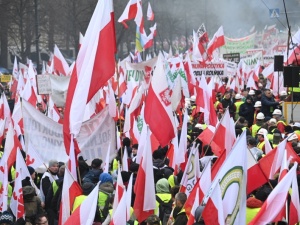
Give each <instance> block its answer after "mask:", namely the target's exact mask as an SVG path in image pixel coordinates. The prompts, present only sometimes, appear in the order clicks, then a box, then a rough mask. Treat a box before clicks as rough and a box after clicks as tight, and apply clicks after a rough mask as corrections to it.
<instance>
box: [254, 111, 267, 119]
mask: <svg viewBox="0 0 300 225" xmlns="http://www.w3.org/2000/svg"><path fill="white" fill-rule="evenodd" d="M264 118H265V115H264V114H263V113H262V112H259V113H257V115H256V119H258V120H263V119H264Z"/></svg>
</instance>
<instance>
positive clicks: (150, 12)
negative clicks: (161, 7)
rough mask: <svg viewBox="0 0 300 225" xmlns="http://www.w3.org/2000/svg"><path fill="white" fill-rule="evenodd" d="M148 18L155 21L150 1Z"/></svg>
mask: <svg viewBox="0 0 300 225" xmlns="http://www.w3.org/2000/svg"><path fill="white" fill-rule="evenodd" d="M147 19H148V20H150V21H153V20H154V13H153V11H152V8H151V5H150V2H148V9H147Z"/></svg>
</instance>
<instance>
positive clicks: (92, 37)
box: [63, 0, 116, 152]
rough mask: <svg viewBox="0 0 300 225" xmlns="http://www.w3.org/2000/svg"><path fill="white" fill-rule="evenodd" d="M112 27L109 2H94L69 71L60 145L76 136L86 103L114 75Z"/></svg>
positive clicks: (67, 147)
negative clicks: (88, 21)
mask: <svg viewBox="0 0 300 225" xmlns="http://www.w3.org/2000/svg"><path fill="white" fill-rule="evenodd" d="M115 51H116V41H115V28H114V13H113V3H112V0H103V1H98V3H97V6H96V9H95V11H94V13H93V16H92V18H91V21H90V23H89V26H88V28H87V31H86V34H85V38H84V39H83V43H82V45H81V48H80V50H79V53H78V56H77V60H76V64H75V66H74V69H73V71H72V75H71V79H70V83H69V89H68V94H67V98H66V107H65V114H64V126H63V130H64V143H65V147H66V150H67V152H69V149H70V134H71V133H72V134H74V137H75V138H76V135H77V134H78V133H79V130H80V127H81V124H82V121H83V118H84V110H82V109H84V108H85V106H86V103H87V102H89V101H90V100H91V99H92V97H93V96H94V95H95V94H96V93H97V91H98V90H99V89H100V88H101V87H103V86H104V85H105V84H106V82H107V81H108V80H109V79H110V78H111V77H112V76H113V75H114V73H115Z"/></svg>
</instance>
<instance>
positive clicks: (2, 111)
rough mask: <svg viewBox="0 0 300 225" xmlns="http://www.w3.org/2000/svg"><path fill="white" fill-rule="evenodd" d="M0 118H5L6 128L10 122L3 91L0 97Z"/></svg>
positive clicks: (9, 113) (8, 109)
mask: <svg viewBox="0 0 300 225" xmlns="http://www.w3.org/2000/svg"><path fill="white" fill-rule="evenodd" d="M0 119H2V120H5V129H7V128H8V124H9V123H10V122H11V112H10V108H9V105H8V102H7V98H6V95H5V94H4V92H3V93H2V94H1V98H0Z"/></svg>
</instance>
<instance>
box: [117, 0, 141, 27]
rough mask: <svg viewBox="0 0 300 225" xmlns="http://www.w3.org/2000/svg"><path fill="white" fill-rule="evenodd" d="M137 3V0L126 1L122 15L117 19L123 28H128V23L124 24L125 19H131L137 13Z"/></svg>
mask: <svg viewBox="0 0 300 225" xmlns="http://www.w3.org/2000/svg"><path fill="white" fill-rule="evenodd" d="M137 3H138V0H129V2H128V3H127V5H126V7H125V9H124V11H123V13H122V15H121V16H120V18H119V19H118V22H119V23H122V24H123V25H124V27H125V28H128V25H127V24H126V21H128V20H132V19H134V18H135V16H136V13H137Z"/></svg>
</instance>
